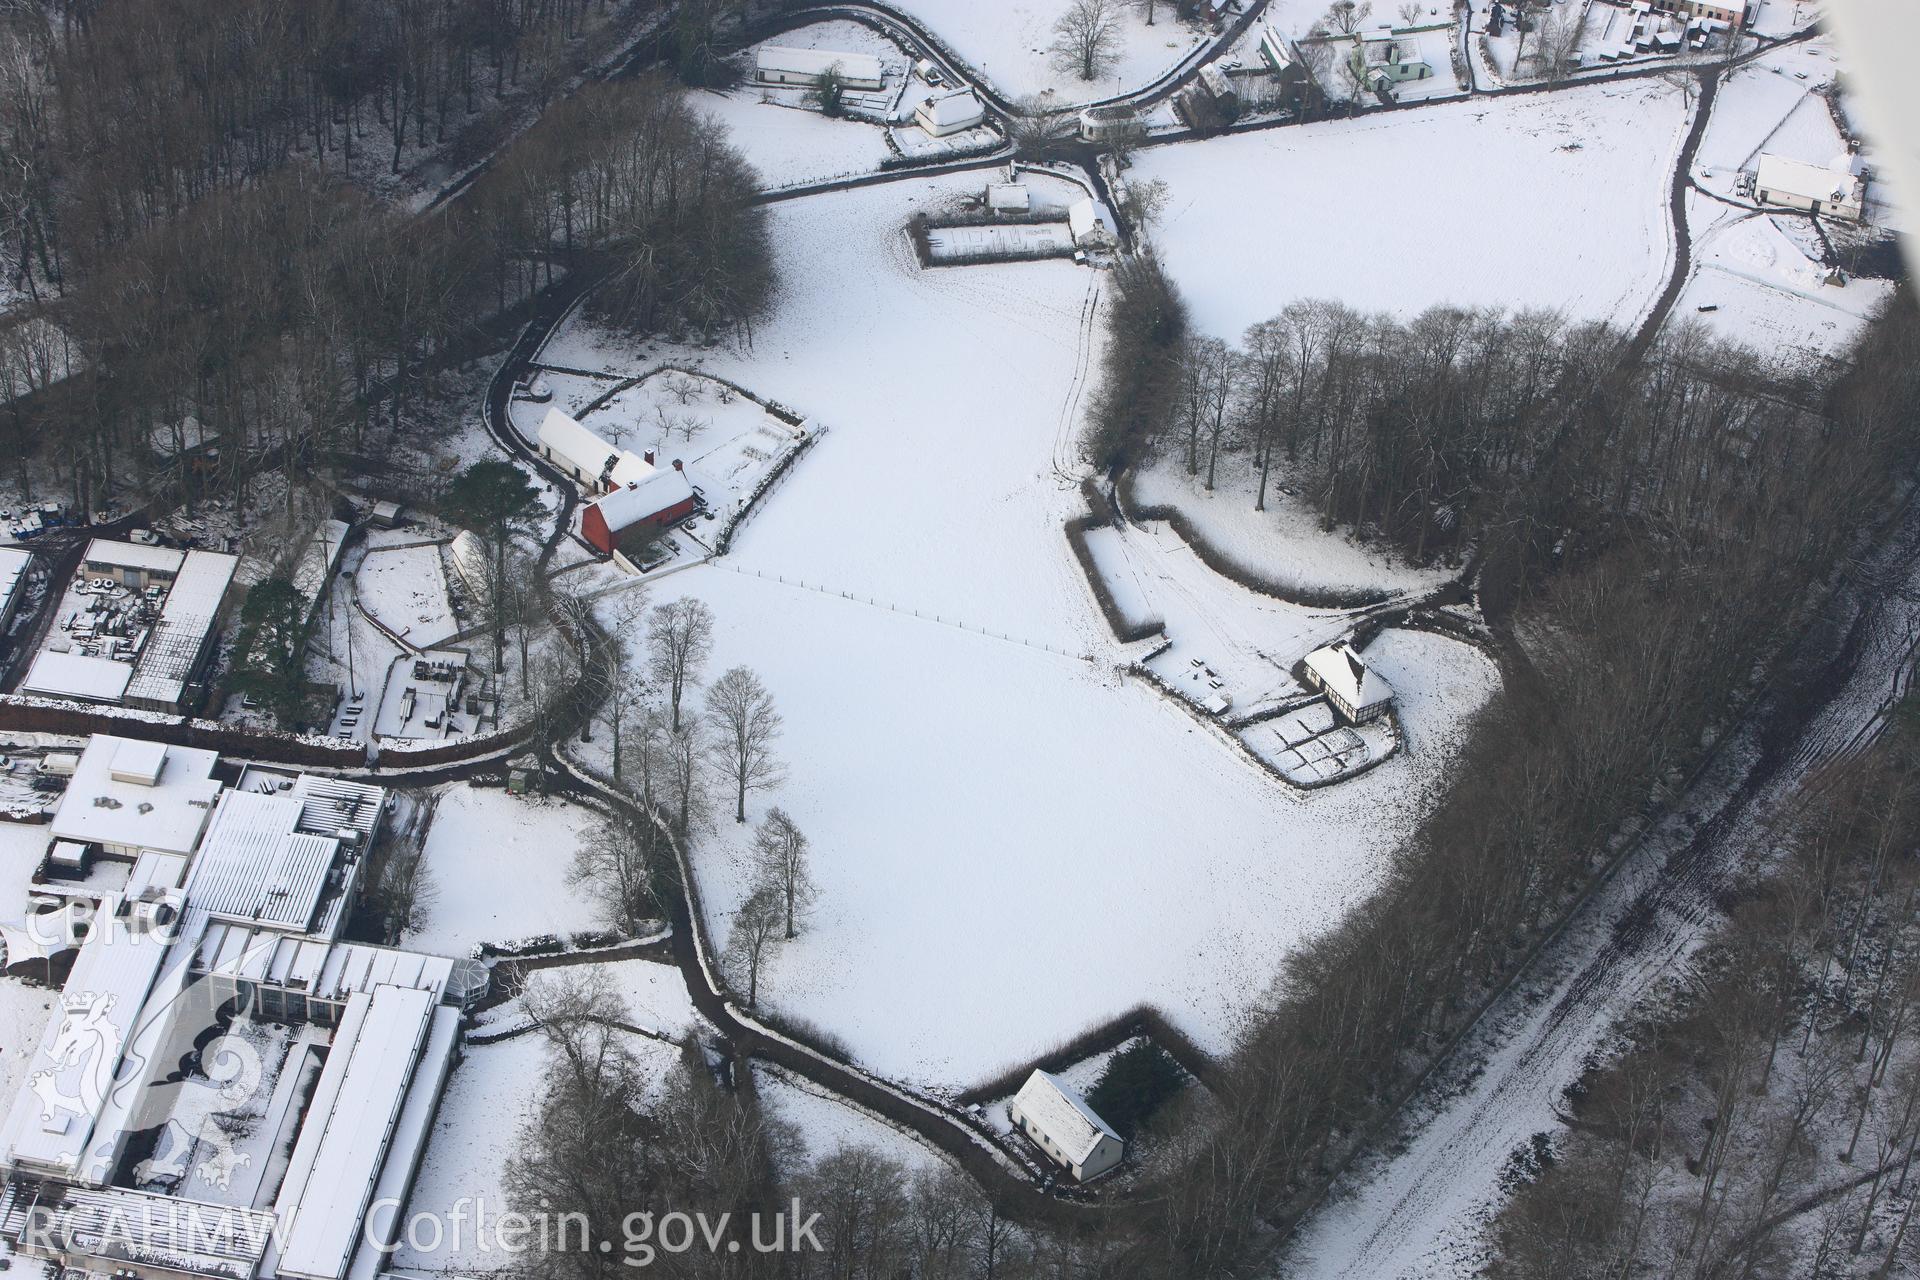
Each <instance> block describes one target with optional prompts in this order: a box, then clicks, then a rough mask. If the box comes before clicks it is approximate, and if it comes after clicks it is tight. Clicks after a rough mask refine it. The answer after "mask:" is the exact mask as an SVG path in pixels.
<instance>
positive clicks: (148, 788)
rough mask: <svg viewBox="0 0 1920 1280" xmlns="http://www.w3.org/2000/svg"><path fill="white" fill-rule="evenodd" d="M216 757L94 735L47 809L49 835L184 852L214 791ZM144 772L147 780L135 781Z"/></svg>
mask: <svg viewBox="0 0 1920 1280" xmlns="http://www.w3.org/2000/svg"><path fill="white" fill-rule="evenodd" d="M219 759H220V756H219V754H218V753H217V752H213V751H207V750H203V749H201V748H198V747H174V746H166V745H163V744H161V743H152V742H143V741H138V740H135V739H132V738H120V737H115V736H113V735H111V734H105V733H96V734H94V735H93V737H92V738H91V739H89V740H88V742H87V749H86V750H85V751H83V752H81V753H80V764H79V767H78V768H76V769H75V770H74V774H73V778H72V780H71V781H70V782H68V783H67V792H66V794H65V795H64V796H62V797H61V799H60V806H59V808H57V809H55V810H54V813H53V831H52V834H53V838H54V839H55V840H74V841H78V842H79V843H81V844H104V845H113V846H116V847H121V848H130V849H151V850H154V851H156V852H159V853H180V854H185V853H191V852H193V849H194V846H195V845H197V844H198V843H199V841H200V834H201V832H203V831H205V830H206V827H207V822H208V820H209V819H210V818H211V817H212V816H213V810H214V806H215V803H216V802H217V800H218V797H219V795H220V783H219V781H218V780H216V779H215V778H214V776H213V766H214V764H215V762H217V761H218V760H219ZM146 777H151V778H152V779H153V780H152V781H151V782H148V781H144V780H139V779H144V778H146ZM130 779H133V780H130Z"/></svg>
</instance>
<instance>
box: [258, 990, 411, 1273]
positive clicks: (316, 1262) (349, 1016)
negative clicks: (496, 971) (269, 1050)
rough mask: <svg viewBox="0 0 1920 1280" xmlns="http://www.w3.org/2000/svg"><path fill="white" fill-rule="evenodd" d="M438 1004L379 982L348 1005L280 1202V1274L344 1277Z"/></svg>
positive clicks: (278, 1203)
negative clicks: (377, 985) (380, 985)
mask: <svg viewBox="0 0 1920 1280" xmlns="http://www.w3.org/2000/svg"><path fill="white" fill-rule="evenodd" d="M434 1008H435V1004H434V1000H433V997H432V996H431V995H429V994H428V993H426V992H424V991H416V990H411V989H408V988H404V987H376V988H375V989H374V990H373V991H372V992H359V993H356V994H355V995H354V997H353V998H352V999H351V1000H350V1001H348V1002H347V1009H346V1012H345V1013H344V1014H343V1015H341V1018H340V1026H339V1029H338V1030H337V1031H335V1033H334V1037H333V1044H332V1047H331V1048H329V1049H328V1051H327V1065H326V1067H325V1068H324V1069H323V1070H322V1071H321V1073H320V1081H319V1084H318V1085H316V1086H315V1088H314V1093H313V1102H312V1104H311V1105H310V1106H309V1108H308V1110H307V1115H306V1120H305V1122H304V1123H303V1124H302V1125H301V1126H300V1137H299V1139H298V1140H297V1141H296V1142H295V1143H294V1147H293V1156H292V1159H291V1161H290V1162H289V1164H288V1167H287V1176H286V1180H285V1181H284V1182H282V1183H281V1185H280V1195H279V1198H278V1199H277V1200H276V1201H275V1204H274V1210H275V1213H276V1214H278V1216H279V1218H280V1221H281V1225H282V1232H283V1237H282V1244H281V1252H280V1256H279V1258H278V1259H277V1261H276V1264H275V1270H276V1271H277V1272H278V1274H280V1275H282V1276H295V1277H301V1278H303V1280H342V1278H343V1277H344V1276H345V1275H346V1272H347V1267H348V1265H349V1264H350V1263H351V1262H352V1261H353V1255H354V1251H355V1248H356V1246H357V1245H358V1244H359V1240H360V1225H361V1221H362V1219H363V1218H364V1217H365V1214H366V1211H367V1206H368V1204H369V1202H370V1201H371V1200H372V1198H373V1189H374V1186H375V1184H376V1183H377V1182H378V1181H379V1177H380V1170H381V1168H382V1166H383V1165H384V1164H385V1162H386V1155H387V1147H388V1144H389V1142H390V1141H391V1139H392V1136H393V1129H394V1125H395V1124H396V1123H397V1122H398V1121H399V1119H400V1110H401V1107H402V1106H403V1104H404V1103H405V1101H406V1097H407V1090H408V1086H409V1085H410V1084H411V1082H412V1079H413V1073H414V1067H415V1064H416V1062H417V1060H418V1058H419V1056H420V1053H421V1050H422V1049H423V1047H424V1046H425V1043H426V1039H427V1035H428V1032H429V1031H430V1030H431V1029H432V1026H433V1022H434Z"/></svg>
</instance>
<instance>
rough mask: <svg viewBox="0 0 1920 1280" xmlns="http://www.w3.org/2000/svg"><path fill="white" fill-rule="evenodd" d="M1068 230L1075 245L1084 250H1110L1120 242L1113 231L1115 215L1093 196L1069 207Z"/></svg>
mask: <svg viewBox="0 0 1920 1280" xmlns="http://www.w3.org/2000/svg"><path fill="white" fill-rule="evenodd" d="M1067 230H1068V231H1069V232H1070V233H1071V234H1072V235H1073V242H1074V244H1076V245H1078V246H1079V247H1080V248H1082V249H1100V248H1109V247H1111V246H1113V245H1114V244H1117V243H1118V242H1119V237H1118V236H1117V235H1116V234H1115V233H1114V229H1113V214H1112V213H1111V212H1109V211H1108V209H1107V206H1106V205H1104V204H1102V203H1100V202H1099V201H1098V200H1095V199H1094V198H1093V197H1092V196H1087V197H1086V198H1085V199H1082V200H1077V201H1075V202H1074V203H1073V204H1072V205H1071V206H1069V207H1068V209H1067Z"/></svg>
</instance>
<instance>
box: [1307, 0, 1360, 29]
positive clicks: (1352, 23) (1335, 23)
mask: <svg viewBox="0 0 1920 1280" xmlns="http://www.w3.org/2000/svg"><path fill="white" fill-rule="evenodd" d="M1372 14H1373V0H1334V2H1333V3H1332V4H1330V5H1328V6H1327V12H1326V16H1325V17H1323V18H1321V19H1320V21H1321V22H1322V23H1323V24H1324V25H1325V26H1326V28H1327V30H1329V31H1332V32H1335V33H1337V34H1339V35H1343V36H1350V35H1352V34H1353V33H1354V32H1356V31H1358V30H1359V29H1360V27H1361V24H1362V23H1364V22H1366V20H1367V19H1368V18H1369V17H1371V16H1372Z"/></svg>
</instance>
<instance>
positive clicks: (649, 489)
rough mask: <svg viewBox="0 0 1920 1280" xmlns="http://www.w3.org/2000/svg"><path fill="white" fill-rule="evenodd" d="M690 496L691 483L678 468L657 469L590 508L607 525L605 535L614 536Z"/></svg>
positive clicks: (616, 490) (691, 490)
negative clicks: (597, 513) (595, 511)
mask: <svg viewBox="0 0 1920 1280" xmlns="http://www.w3.org/2000/svg"><path fill="white" fill-rule="evenodd" d="M692 496H693V482H692V481H691V480H689V479H687V473H686V472H684V471H682V470H681V469H680V468H678V467H660V468H658V469H657V470H655V471H654V473H653V474H652V475H650V476H648V477H647V478H646V479H644V480H642V481H640V482H639V483H638V484H634V485H629V486H627V487H626V488H623V489H615V490H614V491H613V492H612V493H609V494H607V495H606V496H605V497H603V498H601V499H599V500H598V501H597V502H595V503H594V504H593V505H594V506H595V507H597V508H598V509H599V511H600V517H601V519H603V520H605V521H606V522H607V529H608V531H610V532H612V533H618V532H620V531H621V530H622V529H626V528H630V527H632V526H633V525H636V524H639V523H640V522H641V521H642V520H646V519H649V518H651V517H653V516H656V515H659V514H660V513H661V512H662V511H665V510H667V509H668V508H669V507H672V506H674V505H676V504H678V503H680V502H684V501H685V500H686V499H688V498H691V497H692Z"/></svg>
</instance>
